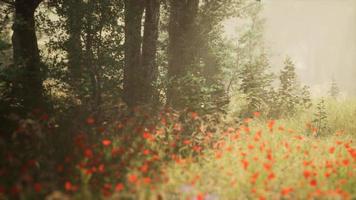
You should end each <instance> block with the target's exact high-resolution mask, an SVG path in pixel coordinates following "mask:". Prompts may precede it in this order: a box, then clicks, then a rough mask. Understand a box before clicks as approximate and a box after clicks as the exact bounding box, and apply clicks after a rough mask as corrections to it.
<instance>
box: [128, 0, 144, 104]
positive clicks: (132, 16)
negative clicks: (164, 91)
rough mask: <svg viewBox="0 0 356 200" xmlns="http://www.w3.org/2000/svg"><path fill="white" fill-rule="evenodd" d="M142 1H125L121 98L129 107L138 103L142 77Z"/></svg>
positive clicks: (142, 81)
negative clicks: (123, 64) (123, 63)
mask: <svg viewBox="0 0 356 200" xmlns="http://www.w3.org/2000/svg"><path fill="white" fill-rule="evenodd" d="M143 10H144V1H143V0H125V66H124V88H123V98H124V101H125V102H126V103H127V105H128V106H129V107H131V108H132V107H134V106H136V105H138V104H139V102H140V92H142V90H141V89H140V88H142V87H143V83H144V78H143V77H144V76H143V74H141V73H142V72H141V54H142V53H141V40H142V36H141V22H142V15H143Z"/></svg>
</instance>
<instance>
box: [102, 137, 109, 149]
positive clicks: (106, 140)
mask: <svg viewBox="0 0 356 200" xmlns="http://www.w3.org/2000/svg"><path fill="white" fill-rule="evenodd" d="M101 143H102V144H103V145H104V146H105V147H107V146H110V145H111V140H108V139H104V140H102V141H101Z"/></svg>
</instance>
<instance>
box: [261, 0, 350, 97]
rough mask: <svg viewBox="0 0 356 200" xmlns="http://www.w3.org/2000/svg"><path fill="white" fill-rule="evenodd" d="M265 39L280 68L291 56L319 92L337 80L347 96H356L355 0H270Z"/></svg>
mask: <svg viewBox="0 0 356 200" xmlns="http://www.w3.org/2000/svg"><path fill="white" fill-rule="evenodd" d="M262 2H263V6H264V9H263V13H262V15H263V17H264V18H265V34H264V36H265V37H264V38H265V42H266V45H267V47H268V48H269V53H270V54H271V66H272V69H274V71H278V70H279V69H280V66H282V61H283V58H284V57H285V56H287V55H288V56H290V57H291V58H292V59H293V61H294V62H295V64H296V70H297V73H298V75H299V79H300V81H301V82H302V83H304V84H308V85H310V86H311V88H312V93H313V95H314V96H321V95H326V94H327V91H328V89H329V88H330V82H331V80H332V79H335V80H336V82H337V84H338V85H339V87H340V90H341V91H342V94H343V96H351V95H352V96H354V95H356V84H355V80H356V79H355V77H356V1H353V0H265V1H262Z"/></svg>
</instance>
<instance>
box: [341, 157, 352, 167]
mask: <svg viewBox="0 0 356 200" xmlns="http://www.w3.org/2000/svg"><path fill="white" fill-rule="evenodd" d="M342 164H343V165H344V166H348V165H349V164H350V161H349V160H348V159H345V160H343V161H342Z"/></svg>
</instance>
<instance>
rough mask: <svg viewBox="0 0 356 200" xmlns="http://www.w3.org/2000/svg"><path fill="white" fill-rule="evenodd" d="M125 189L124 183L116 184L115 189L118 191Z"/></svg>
mask: <svg viewBox="0 0 356 200" xmlns="http://www.w3.org/2000/svg"><path fill="white" fill-rule="evenodd" d="M123 189H124V184H122V183H118V184H116V186H115V191H116V192H120V191H122V190H123Z"/></svg>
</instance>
